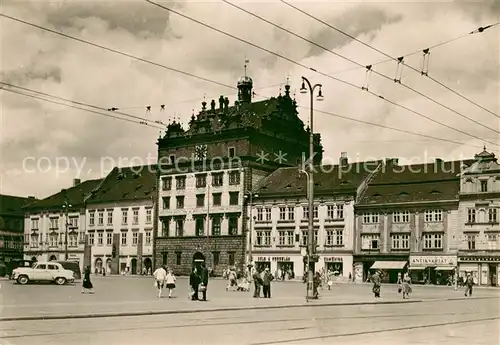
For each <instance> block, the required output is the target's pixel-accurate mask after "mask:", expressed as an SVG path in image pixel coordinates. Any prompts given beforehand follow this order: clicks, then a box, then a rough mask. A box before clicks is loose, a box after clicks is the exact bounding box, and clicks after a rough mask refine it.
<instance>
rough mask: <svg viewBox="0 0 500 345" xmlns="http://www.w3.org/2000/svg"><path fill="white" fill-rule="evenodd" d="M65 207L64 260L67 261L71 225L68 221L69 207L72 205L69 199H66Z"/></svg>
mask: <svg viewBox="0 0 500 345" xmlns="http://www.w3.org/2000/svg"><path fill="white" fill-rule="evenodd" d="M62 207H63V208H64V211H65V217H66V219H65V223H66V229H65V230H66V231H65V234H64V260H65V261H68V226H69V222H68V220H69V219H68V213H69V208H70V207H72V206H71V205H70V204H69V203H68V200H64V204H63V206H62Z"/></svg>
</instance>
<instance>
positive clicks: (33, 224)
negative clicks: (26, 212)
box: [31, 218, 38, 230]
mask: <svg viewBox="0 0 500 345" xmlns="http://www.w3.org/2000/svg"><path fill="white" fill-rule="evenodd" d="M31 230H38V218H33V219H31Z"/></svg>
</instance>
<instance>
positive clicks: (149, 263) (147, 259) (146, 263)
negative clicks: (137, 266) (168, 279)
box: [144, 258, 153, 274]
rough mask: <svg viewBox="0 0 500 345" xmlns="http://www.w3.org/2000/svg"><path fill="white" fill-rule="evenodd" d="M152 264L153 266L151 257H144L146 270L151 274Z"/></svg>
mask: <svg viewBox="0 0 500 345" xmlns="http://www.w3.org/2000/svg"><path fill="white" fill-rule="evenodd" d="M151 266H153V263H152V262H151V259H150V258H145V259H144V267H145V268H146V272H147V273H148V274H151V272H152V270H151Z"/></svg>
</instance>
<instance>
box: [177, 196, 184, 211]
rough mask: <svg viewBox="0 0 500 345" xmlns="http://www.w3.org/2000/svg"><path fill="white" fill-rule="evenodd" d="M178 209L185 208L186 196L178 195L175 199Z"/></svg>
mask: <svg viewBox="0 0 500 345" xmlns="http://www.w3.org/2000/svg"><path fill="white" fill-rule="evenodd" d="M175 200H176V207H177V209H183V208H184V195H178V196H176V197H175Z"/></svg>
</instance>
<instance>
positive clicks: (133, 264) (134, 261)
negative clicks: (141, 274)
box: [130, 258, 137, 275]
mask: <svg viewBox="0 0 500 345" xmlns="http://www.w3.org/2000/svg"><path fill="white" fill-rule="evenodd" d="M130 266H131V268H132V274H134V275H135V274H137V259H135V258H134V259H132V260H131V261H130Z"/></svg>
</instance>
